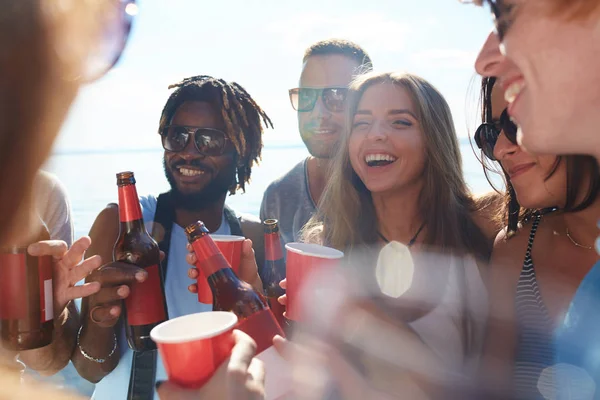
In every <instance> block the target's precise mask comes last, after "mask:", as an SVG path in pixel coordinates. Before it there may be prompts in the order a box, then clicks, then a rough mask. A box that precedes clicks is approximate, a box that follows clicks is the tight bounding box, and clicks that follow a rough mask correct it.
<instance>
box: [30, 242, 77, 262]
mask: <svg viewBox="0 0 600 400" xmlns="http://www.w3.org/2000/svg"><path fill="white" fill-rule="evenodd" d="M68 249H69V248H68V247H67V244H66V243H65V242H63V241H62V240H44V241H41V242H37V243H33V244H31V245H29V247H28V248H27V252H28V253H29V255H31V256H34V257H41V256H52V257H54V258H62V257H63V256H64V255H65V253H66V252H67V250H68Z"/></svg>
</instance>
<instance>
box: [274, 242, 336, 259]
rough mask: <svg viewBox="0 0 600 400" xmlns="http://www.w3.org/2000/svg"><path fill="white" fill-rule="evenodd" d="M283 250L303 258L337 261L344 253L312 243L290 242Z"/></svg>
mask: <svg viewBox="0 0 600 400" xmlns="http://www.w3.org/2000/svg"><path fill="white" fill-rule="evenodd" d="M285 248H286V249H287V250H289V251H291V252H292V253H296V254H301V255H305V256H312V257H319V258H329V259H338V258H342V257H344V253H342V252H341V251H339V250H336V249H333V248H331V247H325V246H321V245H318V244H313V243H299V242H292V243H288V244H286V245H285Z"/></svg>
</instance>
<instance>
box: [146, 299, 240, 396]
mask: <svg viewBox="0 0 600 400" xmlns="http://www.w3.org/2000/svg"><path fill="white" fill-rule="evenodd" d="M237 322H238V318H237V316H236V315H235V314H234V313H231V312H224V311H211V312H204V313H197V314H190V315H185V316H183V317H179V318H174V319H171V320H169V321H166V322H163V323H162V324H160V325H158V326H157V327H155V328H154V329H152V331H151V332H150V337H151V338H152V340H154V341H155V342H156V344H157V345H158V351H159V352H160V355H161V357H162V360H163V364H164V366H165V370H166V371H167V375H168V377H169V380H170V381H172V382H174V383H176V384H177V385H179V386H181V387H185V388H189V389H194V388H199V387H202V386H203V385H204V384H205V383H206V382H207V381H208V380H209V379H210V378H211V377H212V375H213V374H214V373H215V371H216V370H217V369H218V368H219V366H220V365H221V364H222V363H223V362H224V361H225V360H226V359H227V358H228V357H229V355H230V354H231V350H232V349H233V346H234V343H235V340H234V336H233V329H234V328H235V326H236V325H237Z"/></svg>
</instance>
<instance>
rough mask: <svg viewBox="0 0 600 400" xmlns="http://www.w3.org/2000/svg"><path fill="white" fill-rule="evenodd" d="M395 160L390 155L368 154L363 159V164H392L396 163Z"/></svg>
mask: <svg viewBox="0 0 600 400" xmlns="http://www.w3.org/2000/svg"><path fill="white" fill-rule="evenodd" d="M396 160H397V158H396V157H394V156H392V155H390V154H369V155H367V156H366V157H365V162H368V163H369V162H372V161H389V162H394V161H396Z"/></svg>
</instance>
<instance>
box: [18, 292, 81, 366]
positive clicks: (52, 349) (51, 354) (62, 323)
mask: <svg viewBox="0 0 600 400" xmlns="http://www.w3.org/2000/svg"><path fill="white" fill-rule="evenodd" d="M78 328H79V315H78V313H77V308H76V307H75V305H74V304H73V302H70V303H69V304H68V305H67V307H66V308H65V309H64V311H63V312H62V313H61V314H60V315H59V316H58V317H57V318H55V319H54V333H53V338H52V343H50V344H49V345H48V346H46V347H42V348H39V349H34V350H27V351H23V352H21V353H20V354H19V359H20V360H21V361H22V362H23V363H25V365H27V367H28V368H31V369H33V370H35V371H38V372H39V373H40V374H41V375H45V376H49V375H54V374H56V373H57V372H58V371H60V370H61V369H63V368H64V367H65V366H66V365H67V364H68V363H69V360H70V359H71V355H72V354H73V349H74V348H75V338H76V335H77V329H78Z"/></svg>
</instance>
